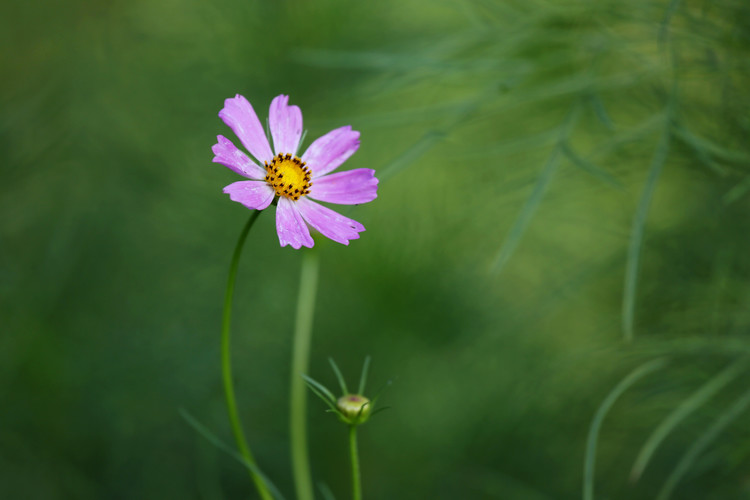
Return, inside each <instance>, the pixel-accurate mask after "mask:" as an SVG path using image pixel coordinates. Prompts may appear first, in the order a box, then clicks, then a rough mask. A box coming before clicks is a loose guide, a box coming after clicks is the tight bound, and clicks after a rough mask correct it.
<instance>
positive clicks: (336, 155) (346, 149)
mask: <svg viewBox="0 0 750 500" xmlns="http://www.w3.org/2000/svg"><path fill="white" fill-rule="evenodd" d="M358 148H359V132H357V131H356V130H352V127H351V126H350V125H347V126H345V127H341V128H337V129H335V130H331V131H330V132H328V133H327V134H326V135H324V136H323V137H319V138H318V139H316V140H315V142H313V143H312V144H310V147H309V148H307V151H305V154H303V155H302V161H304V162H306V163H307V165H308V166H309V167H310V169H311V170H312V173H313V179H315V178H316V177H319V176H321V175H325V174H327V173H328V172H330V171H332V170H334V169H335V168H336V167H338V166H339V165H341V164H342V163H344V162H345V161H346V160H347V159H348V158H349V157H350V156H351V155H353V154H354V152H355V151H356V150H357V149H358Z"/></svg>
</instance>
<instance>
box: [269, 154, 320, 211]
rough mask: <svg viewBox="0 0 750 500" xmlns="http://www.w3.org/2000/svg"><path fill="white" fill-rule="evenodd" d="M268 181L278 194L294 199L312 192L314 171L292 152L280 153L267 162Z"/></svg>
mask: <svg viewBox="0 0 750 500" xmlns="http://www.w3.org/2000/svg"><path fill="white" fill-rule="evenodd" d="M266 172H267V173H266V182H267V183H268V184H270V185H271V187H273V190H274V192H275V193H276V196H284V197H286V198H290V199H292V200H294V201H297V200H299V199H300V197H301V196H305V195H307V194H310V187H311V186H312V178H311V176H312V172H310V169H309V168H308V167H307V166H306V164H305V162H303V161H302V160H300V159H299V158H297V157H296V156H292V155H291V154H289V153H287V154H282V153H279V154H277V155H276V156H274V158H273V160H271V163H266Z"/></svg>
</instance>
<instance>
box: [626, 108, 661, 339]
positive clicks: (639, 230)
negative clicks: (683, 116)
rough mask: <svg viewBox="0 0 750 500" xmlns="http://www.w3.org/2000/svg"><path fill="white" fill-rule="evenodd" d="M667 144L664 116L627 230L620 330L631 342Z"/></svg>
mask: <svg viewBox="0 0 750 500" xmlns="http://www.w3.org/2000/svg"><path fill="white" fill-rule="evenodd" d="M668 116H669V114H668V115H667V117H668ZM669 143H670V131H669V118H666V123H665V125H664V130H663V131H662V134H661V138H660V139H659V144H658V145H657V146H656V151H655V152H654V156H653V158H652V160H651V166H650V168H649V173H648V178H647V179H646V185H645V187H644V188H643V193H642V194H641V199H640V201H639V202H638V208H637V209H636V213H635V218H634V219H633V228H632V230H631V233H630V244H629V245H628V254H627V262H626V264H625V288H624V291H623V298H622V331H623V336H624V339H625V342H631V341H632V340H633V336H634V332H633V329H634V323H635V294H636V291H637V288H638V269H639V265H640V258H641V247H642V246H643V233H644V230H645V226H646V217H647V216H648V210H649V207H650V206H651V200H652V199H653V197H654V191H655V190H656V184H657V181H658V180H659V176H660V175H661V171H662V169H663V168H664V164H665V163H666V161H667V155H668V154H669Z"/></svg>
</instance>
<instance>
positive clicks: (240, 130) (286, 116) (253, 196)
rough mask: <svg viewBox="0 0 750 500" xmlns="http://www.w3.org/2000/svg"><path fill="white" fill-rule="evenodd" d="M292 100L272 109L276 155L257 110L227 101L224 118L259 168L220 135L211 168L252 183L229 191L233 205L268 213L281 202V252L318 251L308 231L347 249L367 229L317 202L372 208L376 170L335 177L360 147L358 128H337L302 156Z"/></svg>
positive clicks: (298, 118)
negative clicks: (369, 205) (290, 249)
mask: <svg viewBox="0 0 750 500" xmlns="http://www.w3.org/2000/svg"><path fill="white" fill-rule="evenodd" d="M288 102H289V96H285V95H280V96H278V97H276V98H275V99H274V100H273V101H272V102H271V109H270V110H269V114H268V125H269V128H270V129H271V137H272V138H273V146H274V147H273V149H272V148H271V145H270V144H269V143H268V139H267V138H266V134H265V132H264V130H263V127H262V126H261V124H260V120H258V116H257V115H256V114H255V111H254V110H253V107H252V106H251V105H250V103H249V102H248V101H247V99H245V98H244V97H243V96H241V95H239V94H237V95H236V96H235V97H234V98H232V99H227V100H225V101H224V108H223V109H222V110H221V111H220V112H219V118H221V119H222V120H223V121H224V123H226V124H227V125H229V128H231V129H232V131H233V132H234V133H235V135H237V137H239V139H240V142H242V145H243V146H245V148H246V149H247V150H248V151H249V152H250V154H252V155H253V156H254V157H255V159H256V160H257V161H258V163H256V162H254V161H253V160H251V159H250V157H248V156H247V155H246V154H245V153H243V152H242V151H240V150H239V149H237V147H235V145H234V144H232V141H230V140H229V139H227V138H226V137H224V136H222V135H220V136H218V137H217V140H218V142H217V143H216V144H214V146H213V147H212V148H211V149H212V151H213V153H214V155H215V156H214V159H213V161H214V162H216V163H221V164H222V165H224V166H225V167H228V168H229V169H231V170H233V171H235V172H237V173H238V174H240V175H242V176H244V177H247V178H248V179H252V180H249V181H238V182H235V183H232V184H230V185H228V186H227V187H225V188H224V192H225V193H227V194H228V195H229V197H230V199H232V201H237V202H239V203H242V204H243V205H245V206H246V207H248V208H250V209H254V210H263V209H264V208H266V207H268V206H269V205H270V204H271V202H272V201H273V200H274V199H276V198H278V204H277V207H276V231H277V232H278V234H279V242H280V243H281V246H282V247H283V246H286V245H291V246H292V247H293V248H300V247H302V246H305V247H308V248H312V246H313V239H312V237H311V236H310V230H309V229H308V227H307V226H308V225H309V226H310V227H312V228H314V229H316V230H317V231H319V232H320V233H321V234H322V235H323V236H326V237H328V238H330V239H332V240H333V241H338V242H339V243H343V244H344V245H348V244H349V240H355V239H357V238H359V233H360V232H362V231H364V230H365V227H364V226H363V225H362V224H360V223H359V222H357V221H355V220H352V219H348V218H346V217H344V216H343V215H341V214H338V213H336V212H334V211H333V210H331V209H329V208H326V207H324V206H323V205H320V204H319V203H316V202H314V201H312V200H313V199H315V200H318V201H324V202H329V203H337V204H340V205H356V204H359V203H367V202H368V201H372V200H374V199H375V198H377V196H378V194H377V191H378V179H376V178H375V171H374V170H371V169H369V168H358V169H355V170H349V171H346V172H338V173H335V174H331V172H332V171H334V170H335V169H336V168H337V167H339V166H340V165H341V164H342V163H344V162H345V161H346V160H347V159H348V158H349V157H350V156H351V155H353V154H354V152H355V151H356V150H357V148H359V132H357V131H356V130H352V127H351V126H349V125H347V126H345V127H341V128H337V129H335V130H332V131H330V132H328V133H327V134H326V135H324V136H323V137H320V138H319V139H317V140H315V141H314V142H313V143H312V144H310V147H309V148H307V151H305V153H304V154H303V155H302V156H301V157H298V156H297V149H299V145H300V138H301V137H302V112H301V111H300V109H299V108H298V107H297V106H289V105H288Z"/></svg>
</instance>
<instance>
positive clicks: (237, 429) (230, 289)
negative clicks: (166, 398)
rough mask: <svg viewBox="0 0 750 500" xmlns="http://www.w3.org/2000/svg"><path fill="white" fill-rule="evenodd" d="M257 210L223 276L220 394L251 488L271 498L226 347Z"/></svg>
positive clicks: (257, 214) (228, 345) (228, 343)
mask: <svg viewBox="0 0 750 500" xmlns="http://www.w3.org/2000/svg"><path fill="white" fill-rule="evenodd" d="M259 215H260V210H256V211H254V212H253V213H252V215H251V216H250V219H248V221H247V223H246V224H245V227H244V228H243V229H242V233H241V234H240V237H239V239H238V240H237V246H236V247H235V248H234V255H232V263H231V264H230V265H229V278H228V279H227V291H226V294H225V295H224V314H223V316H222V322H221V374H222V378H223V380H224V395H225V396H226V400H227V412H228V413H229V422H230V424H231V425H232V432H233V433H234V438H235V440H236V441H237V448H238V449H239V451H240V454H241V455H242V457H243V458H244V459H245V461H246V462H247V463H248V464H249V465H250V467H249V468H248V470H249V472H250V477H251V478H252V480H253V482H254V483H255V487H256V488H257V489H258V493H259V494H260V497H261V498H262V499H263V500H273V497H272V496H271V493H270V492H269V491H268V487H267V486H266V483H265V481H264V480H263V477H261V476H260V474H258V473H257V472H256V471H257V469H258V468H257V465H256V464H255V459H254V458H253V454H252V453H251V452H250V447H249V446H248V445H247V441H246V440H245V433H244V431H243V430H242V423H241V422H240V417H239V414H238V413H237V400H236V398H235V396H234V383H233V382H232V357H231V347H230V326H231V323H232V297H233V295H234V282H235V281H236V279H237V268H238V267H239V264H240V255H241V254H242V247H243V246H244V244H245V240H246V239H247V234H248V233H249V232H250V228H252V227H253V224H254V223H255V221H256V220H257V219H258V216H259Z"/></svg>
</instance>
